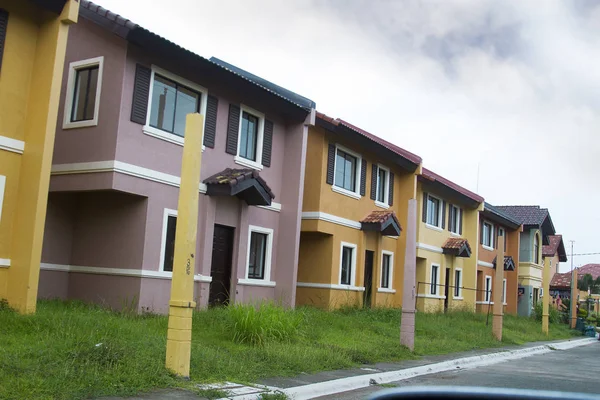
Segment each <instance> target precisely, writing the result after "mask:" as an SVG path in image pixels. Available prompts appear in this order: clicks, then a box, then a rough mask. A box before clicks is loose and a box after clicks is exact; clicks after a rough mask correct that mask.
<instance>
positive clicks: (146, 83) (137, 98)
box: [131, 64, 152, 125]
mask: <svg viewBox="0 0 600 400" xmlns="http://www.w3.org/2000/svg"><path fill="white" fill-rule="evenodd" d="M151 75H152V71H151V70H150V68H148V67H145V66H143V65H142V64H137V65H136V66H135V83H134V86H133V101H132V104H131V121H132V122H135V123H137V124H142V125H145V124H146V115H147V113H148V96H149V95H150V77H151Z"/></svg>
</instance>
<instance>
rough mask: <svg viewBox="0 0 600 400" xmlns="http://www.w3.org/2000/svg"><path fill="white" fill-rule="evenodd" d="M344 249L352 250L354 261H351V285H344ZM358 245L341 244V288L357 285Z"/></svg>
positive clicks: (339, 280) (339, 275) (339, 278)
mask: <svg viewBox="0 0 600 400" xmlns="http://www.w3.org/2000/svg"><path fill="white" fill-rule="evenodd" d="M344 247H348V248H350V249H352V260H350V284H349V285H346V284H343V283H342V262H343V260H344V257H343V255H344ZM357 253H358V245H356V244H354V243H348V242H340V263H339V268H340V270H339V274H338V283H339V285H340V286H355V285H356V259H357V258H358V254H357Z"/></svg>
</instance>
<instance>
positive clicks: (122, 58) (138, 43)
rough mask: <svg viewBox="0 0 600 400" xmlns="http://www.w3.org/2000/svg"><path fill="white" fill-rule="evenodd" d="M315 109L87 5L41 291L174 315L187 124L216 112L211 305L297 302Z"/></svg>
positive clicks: (70, 58) (71, 65) (207, 147)
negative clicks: (170, 310) (188, 118)
mask: <svg viewBox="0 0 600 400" xmlns="http://www.w3.org/2000/svg"><path fill="white" fill-rule="evenodd" d="M314 107H315V105H314V103H313V102H312V101H310V100H308V99H306V98H303V97H301V96H298V95H296V94H294V93H292V92H289V91H287V90H285V89H283V88H280V87H278V86H276V85H273V84H271V83H269V82H266V81H261V80H260V78H258V77H255V76H252V75H250V74H248V73H246V72H244V71H242V70H239V69H236V68H235V67H233V66H230V65H228V64H226V63H224V62H222V61H219V60H216V59H215V60H207V59H205V58H202V57H200V56H198V55H196V54H194V53H192V52H190V51H188V50H185V49H183V48H181V47H179V46H178V45H176V44H174V43H172V42H170V41H168V40H167V39H164V38H162V37H160V36H158V35H156V34H154V33H152V32H150V31H148V30H146V29H144V28H142V27H140V26H138V25H136V24H134V23H132V22H131V21H129V20H126V19H124V18H122V17H120V16H118V15H116V14H113V13H111V12H109V11H107V10H105V9H103V8H101V7H99V6H97V5H95V4H93V3H91V2H89V1H87V0H81V7H80V19H79V23H78V24H76V25H73V26H72V28H71V30H70V32H69V41H68V46H67V54H66V61H65V69H64V80H63V86H62V93H61V104H60V109H59V121H58V123H57V134H56V142H55V148H54V158H53V167H52V176H51V180H50V195H49V200H48V212H47V220H46V233H45V237H44V246H43V254H42V265H41V270H42V271H41V275H40V285H39V296H40V297H41V298H51V297H58V298H74V299H82V300H85V301H93V302H99V303H105V304H107V305H109V306H112V307H124V306H128V307H134V308H135V309H136V310H152V311H155V312H165V311H166V310H167V302H168V298H169V292H170V285H171V280H170V278H171V274H172V272H171V271H172V267H173V264H172V261H173V242H174V233H175V227H176V223H177V211H176V209H177V197H178V186H179V180H180V178H179V173H180V168H181V154H182V149H183V147H182V145H183V131H184V121H185V115H186V114H187V113H190V112H200V113H201V114H204V115H205V128H204V129H205V131H204V132H205V133H204V146H203V147H202V149H198V151H202V152H203V160H202V181H201V182H198V190H199V193H200V205H199V208H200V210H199V211H200V212H199V218H198V243H197V253H196V254H197V257H196V270H195V276H194V279H195V281H196V298H197V299H196V300H197V303H198V304H199V306H201V307H205V306H207V305H215V304H221V303H224V302H228V301H234V302H247V301H252V300H257V299H265V298H266V299H274V300H278V301H282V302H284V303H285V304H291V305H293V304H294V303H295V288H296V276H297V265H298V247H299V233H300V221H301V210H302V204H301V202H302V197H303V195H302V191H303V179H304V162H305V161H304V160H305V152H306V143H307V130H308V126H309V125H310V124H311V123H312V121H313V119H314Z"/></svg>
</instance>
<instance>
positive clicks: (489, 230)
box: [481, 222, 494, 248]
mask: <svg viewBox="0 0 600 400" xmlns="http://www.w3.org/2000/svg"><path fill="white" fill-rule="evenodd" d="M481 234H482V237H483V240H482V243H483V245H484V246H485V247H488V248H493V247H494V225H492V224H490V223H488V222H484V223H483V232H482V233H481Z"/></svg>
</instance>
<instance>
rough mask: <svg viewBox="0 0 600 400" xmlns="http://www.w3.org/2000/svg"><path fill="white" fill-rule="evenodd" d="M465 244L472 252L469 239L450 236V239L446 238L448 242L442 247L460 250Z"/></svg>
mask: <svg viewBox="0 0 600 400" xmlns="http://www.w3.org/2000/svg"><path fill="white" fill-rule="evenodd" d="M465 245H466V246H467V248H468V249H469V252H471V246H470V245H469V242H468V241H467V239H462V238H448V239H446V242H444V245H443V246H442V249H454V250H460V249H461V248H462V247H463V246H465Z"/></svg>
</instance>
